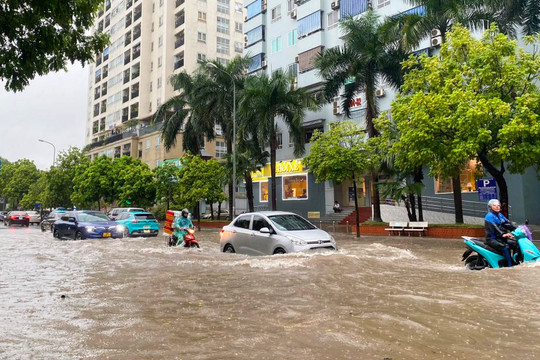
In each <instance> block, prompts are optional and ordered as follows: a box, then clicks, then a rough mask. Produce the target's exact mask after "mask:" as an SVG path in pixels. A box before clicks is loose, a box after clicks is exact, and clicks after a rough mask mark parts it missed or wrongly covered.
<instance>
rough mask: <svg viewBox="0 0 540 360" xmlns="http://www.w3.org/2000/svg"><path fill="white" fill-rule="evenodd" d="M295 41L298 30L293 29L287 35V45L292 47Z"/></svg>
mask: <svg viewBox="0 0 540 360" xmlns="http://www.w3.org/2000/svg"><path fill="white" fill-rule="evenodd" d="M297 40H298V30H296V29H294V30H293V31H289V33H288V34H287V45H288V46H294V45H296V41H297Z"/></svg>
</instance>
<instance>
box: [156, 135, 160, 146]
mask: <svg viewBox="0 0 540 360" xmlns="http://www.w3.org/2000/svg"><path fill="white" fill-rule="evenodd" d="M160 145H161V136H159V135H158V136H156V147H157V148H158V147H160Z"/></svg>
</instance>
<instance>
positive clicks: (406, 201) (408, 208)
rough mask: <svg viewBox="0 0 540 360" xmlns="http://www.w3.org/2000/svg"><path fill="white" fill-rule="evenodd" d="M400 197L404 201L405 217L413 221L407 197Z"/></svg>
mask: <svg viewBox="0 0 540 360" xmlns="http://www.w3.org/2000/svg"><path fill="white" fill-rule="evenodd" d="M401 199H402V200H403V201H404V202H405V209H406V210H407V218H409V221H414V220H413V215H412V214H411V205H410V204H409V199H407V197H406V196H402V197H401Z"/></svg>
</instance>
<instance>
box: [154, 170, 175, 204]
mask: <svg viewBox="0 0 540 360" xmlns="http://www.w3.org/2000/svg"><path fill="white" fill-rule="evenodd" d="M179 172H180V168H179V167H178V166H176V165H175V164H173V163H164V164H162V165H160V166H158V167H156V168H155V169H154V182H155V187H156V201H158V202H161V201H162V200H163V199H165V202H166V204H167V210H169V209H170V205H171V200H172V199H173V195H174V194H175V193H176V192H177V191H178V176H179Z"/></svg>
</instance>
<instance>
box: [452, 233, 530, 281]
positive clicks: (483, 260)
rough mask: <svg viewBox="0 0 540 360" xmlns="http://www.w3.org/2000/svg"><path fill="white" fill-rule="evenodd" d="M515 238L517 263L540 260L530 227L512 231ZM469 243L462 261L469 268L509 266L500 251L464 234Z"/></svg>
mask: <svg viewBox="0 0 540 360" xmlns="http://www.w3.org/2000/svg"><path fill="white" fill-rule="evenodd" d="M512 235H514V240H515V241H516V242H517V245H518V246H517V249H518V250H517V251H516V252H515V253H514V254H513V255H512V261H513V263H514V264H515V265H517V264H520V263H523V262H529V261H540V251H539V250H538V248H537V247H536V246H535V245H534V244H533V242H532V236H531V232H530V230H529V228H528V227H527V226H525V225H521V226H519V227H518V228H517V229H516V230H514V231H512ZM462 238H463V239H464V241H465V244H466V245H467V247H468V248H467V250H466V251H465V252H464V253H463V258H462V259H461V261H465V266H466V267H467V269H469V270H482V269H485V268H486V267H491V268H501V267H508V260H507V259H506V257H505V256H504V254H502V253H501V252H499V251H496V250H495V249H492V248H491V247H489V246H488V245H487V244H486V243H485V242H484V241H482V240H480V239H477V238H473V237H470V236H462Z"/></svg>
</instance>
